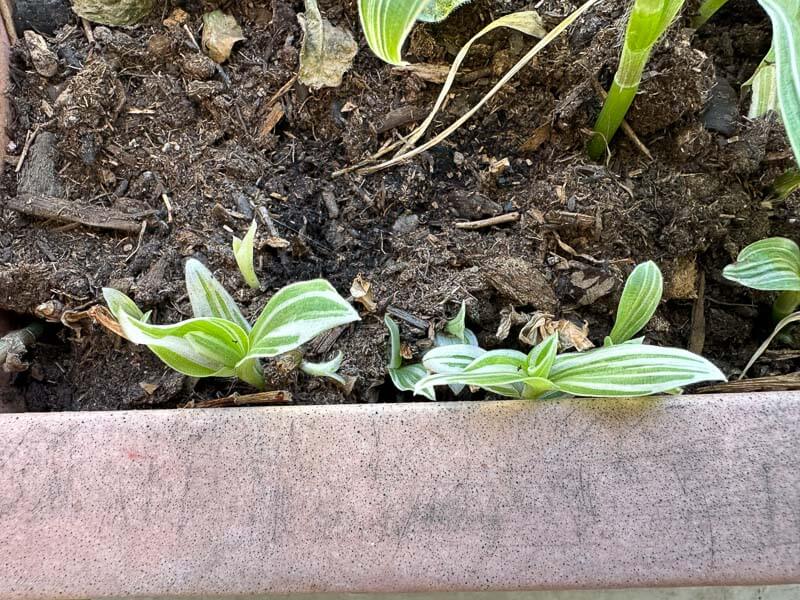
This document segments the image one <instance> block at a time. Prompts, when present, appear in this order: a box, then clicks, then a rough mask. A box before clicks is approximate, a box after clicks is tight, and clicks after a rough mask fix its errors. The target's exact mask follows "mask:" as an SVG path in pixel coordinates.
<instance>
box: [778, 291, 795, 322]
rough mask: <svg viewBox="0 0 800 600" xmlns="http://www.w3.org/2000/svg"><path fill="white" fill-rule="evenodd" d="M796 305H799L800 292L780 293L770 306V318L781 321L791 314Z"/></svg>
mask: <svg viewBox="0 0 800 600" xmlns="http://www.w3.org/2000/svg"><path fill="white" fill-rule="evenodd" d="M798 305H800V292H794V291H787V292H781V293H779V294H778V298H777V299H776V300H775V304H773V305H772V318H773V319H775V321H781V320H783V319H784V318H786V317H788V316H789V315H790V314H792V313H793V312H794V310H795V309H796V308H797V306H798Z"/></svg>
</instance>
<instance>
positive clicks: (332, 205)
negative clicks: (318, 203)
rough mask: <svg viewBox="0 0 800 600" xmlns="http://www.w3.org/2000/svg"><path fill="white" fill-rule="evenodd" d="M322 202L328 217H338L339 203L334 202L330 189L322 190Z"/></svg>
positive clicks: (334, 197)
mask: <svg viewBox="0 0 800 600" xmlns="http://www.w3.org/2000/svg"><path fill="white" fill-rule="evenodd" d="M322 202H323V204H325V208H326V209H327V211H328V217H330V218H331V219H336V218H338V217H339V205H338V204H336V196H335V195H334V193H333V192H331V191H330V190H325V191H323V192H322Z"/></svg>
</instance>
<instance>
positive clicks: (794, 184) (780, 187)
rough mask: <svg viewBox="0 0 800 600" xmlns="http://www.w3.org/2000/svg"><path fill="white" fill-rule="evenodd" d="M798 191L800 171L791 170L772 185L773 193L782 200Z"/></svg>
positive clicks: (799, 187)
mask: <svg viewBox="0 0 800 600" xmlns="http://www.w3.org/2000/svg"><path fill="white" fill-rule="evenodd" d="M797 189H800V169H789V170H788V171H786V172H785V173H784V174H783V175H780V176H779V177H778V178H777V179H775V181H774V182H773V183H772V191H773V192H774V193H775V195H776V196H777V197H778V198H781V199H783V198H786V197H787V196H788V195H789V194H791V193H792V192H794V191H795V190H797Z"/></svg>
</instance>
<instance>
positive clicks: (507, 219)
mask: <svg viewBox="0 0 800 600" xmlns="http://www.w3.org/2000/svg"><path fill="white" fill-rule="evenodd" d="M515 221H519V213H518V212H517V211H514V212H510V213H506V214H504V215H497V216H496V217H489V218H488V219H481V220H479V221H467V222H465V223H456V229H469V230H474V229H483V228H485V227H491V226H492V225H503V224H505V223H514V222H515Z"/></svg>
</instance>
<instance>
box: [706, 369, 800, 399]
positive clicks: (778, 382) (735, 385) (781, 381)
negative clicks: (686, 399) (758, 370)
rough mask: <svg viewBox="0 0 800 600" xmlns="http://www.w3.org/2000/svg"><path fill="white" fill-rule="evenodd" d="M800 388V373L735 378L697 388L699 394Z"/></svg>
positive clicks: (781, 390)
mask: <svg viewBox="0 0 800 600" xmlns="http://www.w3.org/2000/svg"><path fill="white" fill-rule="evenodd" d="M791 390H800V373H787V374H786V375H770V376H768V377H756V378H755V379H735V380H733V381H728V382H726V383H717V384H714V385H707V386H705V387H701V388H700V389H697V390H695V392H696V393H698V394H726V393H740V394H742V393H748V392H785V391H791Z"/></svg>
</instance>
